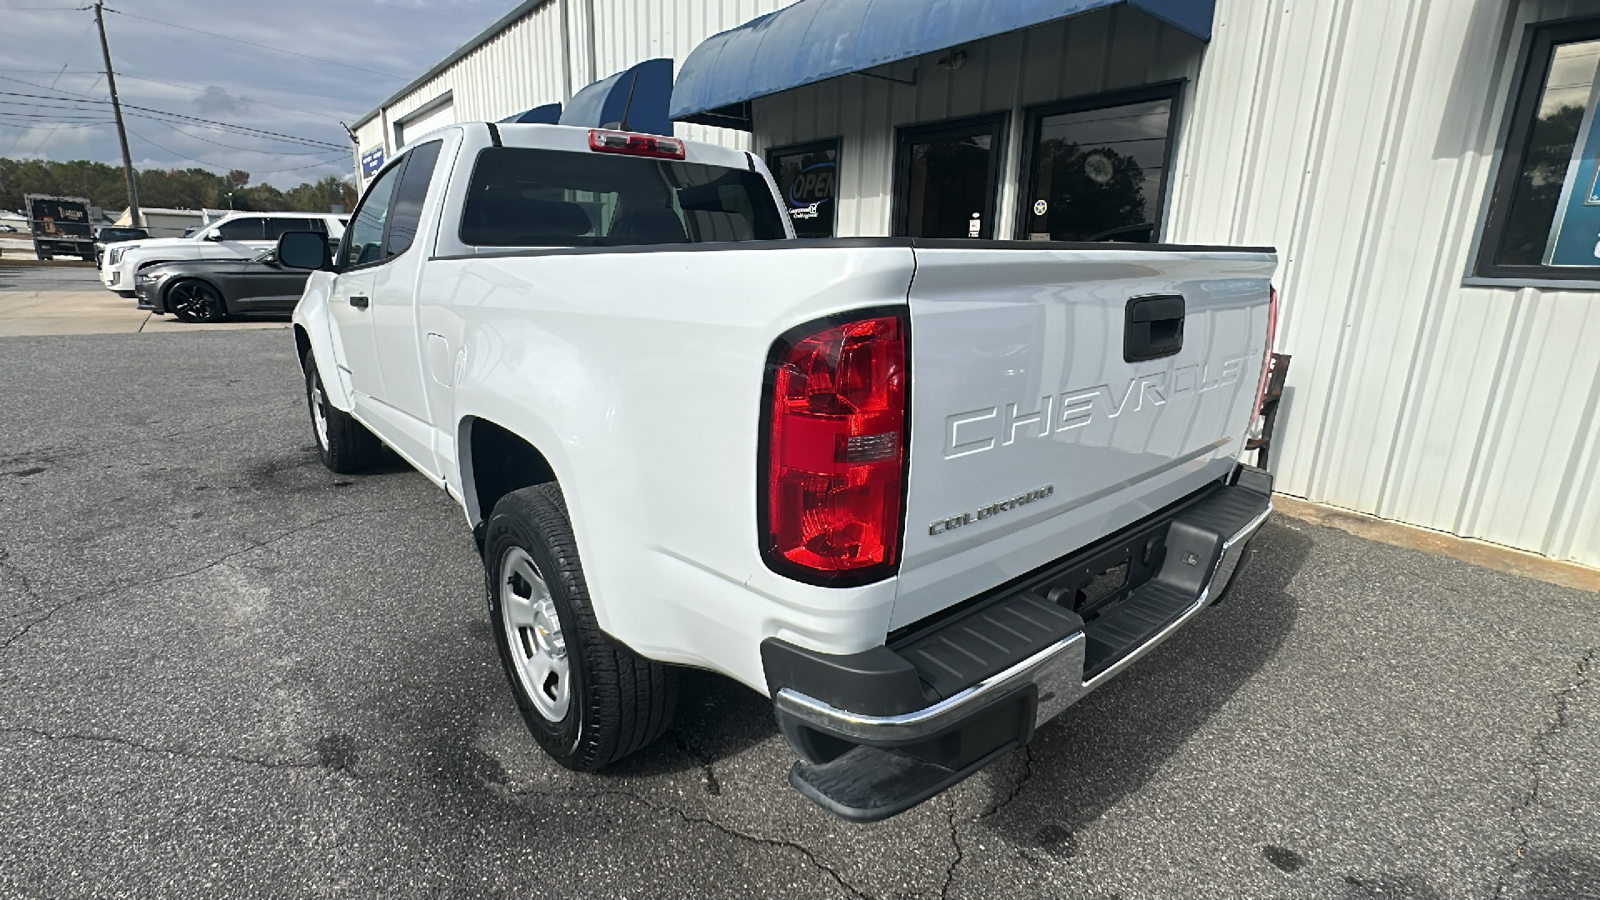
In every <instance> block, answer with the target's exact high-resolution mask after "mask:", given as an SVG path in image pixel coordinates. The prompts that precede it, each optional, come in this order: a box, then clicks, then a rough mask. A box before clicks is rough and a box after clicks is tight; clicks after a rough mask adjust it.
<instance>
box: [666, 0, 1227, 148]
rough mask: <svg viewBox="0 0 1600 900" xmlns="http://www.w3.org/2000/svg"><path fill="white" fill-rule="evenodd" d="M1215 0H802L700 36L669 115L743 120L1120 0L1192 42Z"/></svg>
mask: <svg viewBox="0 0 1600 900" xmlns="http://www.w3.org/2000/svg"><path fill="white" fill-rule="evenodd" d="M1214 2H1215V0H801V2H799V3H796V4H794V5H793V6H789V7H785V8H784V9H780V10H778V11H777V12H775V13H769V14H767V15H765V16H762V17H760V18H758V19H752V20H750V21H749V22H746V23H744V24H743V25H740V26H739V27H738V28H734V29H732V30H730V31H724V32H722V33H721V34H718V35H713V36H712V37H709V38H707V39H706V40H705V41H704V42H702V43H701V44H700V46H698V47H696V48H695V49H694V52H693V53H690V54H689V58H688V59H685V60H684V61H683V69H682V70H681V71H679V73H678V83H677V85H676V86H675V87H674V88H673V91H672V110H671V113H672V118H673V119H675V120H684V119H688V120H693V121H698V122H704V123H706V124H711V125H719V124H720V125H730V126H733V127H740V126H741V122H742V123H743V124H742V127H745V128H748V127H749V124H748V123H749V111H748V109H747V108H745V107H744V104H747V103H749V102H750V101H751V100H754V99H755V98H757V97H765V96H767V95H769V94H776V93H778V92H779V91H786V90H789V89H790V88H796V87H800V86H801V85H805V84H811V83H813V82H817V81H824V80H826V79H829V78H837V77H838V76H840V75H848V74H850V73H851V72H861V71H864V70H866V69H871V68H873V67H875V66H881V65H884V64H886V63H892V62H897V61H899V60H902V59H910V58H912V57H914V56H921V55H922V54H924V53H932V52H933V51H935V50H945V49H948V48H951V47H957V46H960V45H962V44H967V43H971V42H972V41H976V40H979V39H981V38H986V37H993V36H994V35H997V34H1004V33H1005V32H1008V31H1016V30H1018V29H1020V28H1029V27H1032V26H1034V25H1041V24H1043V23H1045V22H1050V21H1053V20H1055V19H1061V18H1065V17H1067V16H1074V15H1078V14H1079V13H1085V12H1089V11H1090V10H1095V9H1100V8H1102V7H1108V6H1116V5H1118V4H1122V5H1125V6H1128V7H1130V8H1133V9H1137V10H1141V11H1142V12H1145V13H1148V14H1149V15H1151V16H1154V17H1156V18H1157V19H1160V20H1162V21H1163V22H1167V23H1169V24H1171V25H1173V26H1175V27H1177V28H1180V29H1182V30H1184V31H1186V32H1188V33H1190V34H1192V35H1194V36H1195V37H1197V38H1200V39H1201V40H1210V38H1211V17H1212V10H1213V5H1214Z"/></svg>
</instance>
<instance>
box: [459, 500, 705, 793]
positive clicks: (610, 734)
mask: <svg viewBox="0 0 1600 900" xmlns="http://www.w3.org/2000/svg"><path fill="white" fill-rule="evenodd" d="M483 549H484V553H483V564H484V573H485V581H486V584H487V587H488V593H489V612H490V619H491V620H492V622H493V626H494V632H495V644H496V646H497V648H498V649H499V651H500V661H501V663H502V664H503V665H504V666H505V670H506V677H507V679H508V680H509V681H510V682H511V691H512V694H513V695H515V697H516V700H517V706H518V708H520V709H521V711H522V718H523V720H524V721H525V722H527V725H528V730H529V731H531V732H533V736H534V739H535V740H537V741H538V742H539V745H540V746H541V747H543V748H544V750H545V752H546V753H548V754H550V756H551V757H553V758H554V759H555V761H556V762H558V763H560V764H561V765H563V766H566V767H567V768H569V769H576V770H578V771H581V772H591V771H594V770H595V769H599V768H602V767H604V766H606V765H607V764H609V763H612V762H615V761H617V760H619V759H622V758H623V757H625V756H627V755H629V754H630V753H634V752H636V751H638V750H640V749H642V748H644V747H645V746H647V745H649V744H650V743H651V742H652V741H654V740H655V739H656V738H658V737H660V736H661V734H662V733H663V732H664V731H666V730H667V727H668V726H669V725H671V724H672V716H673V713H674V712H675V710H676V708H677V697H678V680H677V673H676V671H674V670H673V669H672V668H671V667H669V666H665V665H662V664H661V663H658V662H654V661H652V660H648V659H645V658H644V657H642V656H640V655H638V654H637V653H634V652H633V651H632V650H630V649H628V648H627V647H626V646H624V645H623V644H621V643H619V642H617V641H616V640H613V639H612V638H611V637H610V636H609V635H607V634H606V633H605V632H603V631H601V630H600V625H599V623H598V622H596V621H595V615H594V608H593V607H592V606H591V605H590V603H589V588H588V584H587V582H585V580H584V577H583V567H582V566H581V565H580V564H579V562H578V548H577V543H576V541H575V540H574V539H573V535H572V524H571V522H570V520H569V519H568V518H567V506H566V500H565V498H564V497H563V496H562V494H561V489H560V488H559V487H557V486H556V485H555V484H553V483H546V484H539V485H534V486H532V487H526V488H523V489H521V490H518V491H512V492H511V493H509V494H506V495H505V496H504V497H502V498H500V502H499V503H496V504H495V507H494V514H493V515H492V516H490V517H489V524H488V527H487V529H486V530H485V533H484V545H483Z"/></svg>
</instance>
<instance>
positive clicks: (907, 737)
mask: <svg viewBox="0 0 1600 900" xmlns="http://www.w3.org/2000/svg"><path fill="white" fill-rule="evenodd" d="M1271 514H1272V503H1271V502H1270V501H1269V502H1268V503H1267V508H1266V509H1265V510H1264V511H1263V512H1262V513H1261V514H1260V515H1258V516H1256V517H1255V518H1254V519H1252V520H1251V521H1250V522H1249V524H1247V525H1245V526H1244V527H1243V528H1241V529H1239V530H1238V531H1237V532H1235V533H1234V534H1233V536H1232V537H1230V538H1228V539H1227V540H1226V541H1224V542H1223V544H1222V552H1221V554H1219V555H1218V557H1217V564H1216V566H1215V567H1213V568H1212V570H1211V576H1210V578H1208V579H1207V581H1206V585H1205V587H1204V588H1202V589H1201V590H1200V595H1199V596H1198V597H1196V598H1195V601H1194V602H1193V603H1192V604H1190V605H1189V606H1188V607H1187V608H1186V609H1184V611H1183V612H1182V613H1181V614H1179V616H1178V617H1177V618H1176V619H1174V620H1173V621H1172V623H1171V624H1170V625H1168V626H1167V627H1165V628H1163V629H1161V631H1159V632H1157V633H1156V634H1155V635H1154V636H1152V637H1151V638H1150V639H1149V640H1147V641H1145V642H1144V643H1143V644H1140V645H1139V646H1138V647H1136V648H1134V649H1133V650H1132V651H1130V652H1129V653H1128V654H1127V655H1126V656H1124V657H1123V658H1122V659H1119V660H1117V662H1116V663H1115V664H1114V665H1112V666H1111V667H1110V668H1108V669H1106V670H1105V671H1104V672H1101V673H1100V674H1099V675H1096V676H1095V677H1094V678H1093V679H1091V680H1089V681H1084V680H1083V667H1084V656H1085V645H1086V643H1087V639H1086V638H1085V636H1084V633H1083V632H1082V631H1077V632H1074V633H1073V634H1071V635H1068V636H1067V637H1065V638H1063V639H1061V640H1059V641H1057V642H1056V643H1054V644H1051V645H1050V646H1049V647H1046V648H1045V649H1043V650H1041V651H1039V652H1038V653H1036V654H1034V655H1033V656H1030V657H1028V658H1027V659H1025V660H1023V661H1022V662H1019V663H1017V664H1016V665H1014V666H1012V667H1011V668H1009V669H1006V670H1004V671H1002V672H997V673H995V674H994V675H991V676H989V677H988V678H985V679H984V680H982V681H980V682H978V683H977V684H975V685H973V686H971V687H969V688H966V689H964V690H962V691H959V692H958V693H956V694H953V695H951V696H950V697H948V698H946V699H944V700H941V701H939V702H938V703H935V704H933V705H932V706H928V707H924V708H923V709H918V710H914V711H912V712H908V713H901V714H899V715H892V716H871V715H865V714H862V713H856V712H850V711H849V710H843V709H839V708H838V707H835V706H832V705H830V704H827V703H824V702H823V701H821V700H818V699H816V698H815V697H810V696H807V695H806V694H802V693H800V692H799V691H796V690H794V689H793V688H783V689H782V690H780V691H778V693H777V696H776V697H774V698H773V702H774V703H775V704H776V706H777V709H778V712H779V713H780V714H784V715H789V716H792V717H793V718H795V719H796V720H798V721H800V722H802V723H804V724H807V725H812V726H814V727H816V728H817V729H818V730H819V731H822V732H824V733H827V734H832V735H837V736H839V737H842V738H845V739H847V740H857V741H860V742H862V743H868V744H872V745H876V746H894V745H897V744H909V743H915V742H917V741H919V740H924V739H927V738H929V737H932V736H933V735H935V734H938V733H939V732H941V731H943V730H945V729H946V728H948V727H950V726H951V725H953V724H955V723H956V722H958V721H959V720H961V719H962V718H965V717H966V716H968V715H970V714H972V713H974V712H976V711H977V710H979V709H981V708H982V707H983V706H985V705H986V704H987V703H989V702H990V701H992V700H994V699H995V698H997V697H1000V696H1002V695H1004V694H1005V693H1007V692H1008V691H1011V690H1014V689H1016V688H1020V687H1024V686H1026V685H1028V684H1034V685H1038V689H1039V704H1038V708H1037V711H1036V712H1035V715H1034V724H1035V725H1036V726H1037V725H1042V724H1044V723H1045V722H1047V721H1049V720H1050V719H1053V718H1055V717H1056V716H1057V715H1060V714H1061V712H1062V711H1063V710H1065V709H1066V708H1067V707H1069V706H1071V705H1072V704H1074V703H1076V702H1078V701H1079V700H1081V699H1083V697H1084V696H1085V695H1086V694H1088V693H1089V692H1090V691H1092V690H1094V689H1095V688H1097V687H1099V686H1100V685H1101V684H1103V683H1105V681H1106V679H1108V678H1110V677H1111V676H1113V675H1115V674H1117V673H1118V672H1121V671H1122V670H1123V669H1125V668H1127V667H1128V666H1130V665H1132V664H1133V663H1134V661H1136V660H1138V659H1139V658H1140V657H1142V656H1144V655H1145V654H1146V653H1148V652H1150V651H1151V650H1153V649H1155V647H1156V646H1158V645H1159V644H1160V643H1161V642H1162V641H1164V640H1166V639H1167V638H1168V637H1169V636H1170V635H1171V634H1172V633H1173V632H1174V631H1177V630H1178V628H1179V627H1181V626H1182V625H1183V624H1184V623H1186V622H1188V621H1189V619H1191V618H1193V617H1194V615H1195V613H1198V612H1199V611H1200V610H1202V609H1204V608H1205V606H1206V604H1207V603H1209V602H1210V601H1211V600H1212V591H1213V589H1215V588H1220V587H1226V586H1227V583H1228V581H1229V580H1230V579H1231V578H1232V577H1233V573H1234V571H1235V570H1236V569H1237V568H1238V565H1239V560H1240V559H1241V558H1242V556H1243V553H1244V543H1245V542H1246V541H1247V540H1249V539H1250V537H1251V536H1253V535H1254V534H1255V533H1256V531H1258V530H1259V529H1260V528H1261V525H1262V523H1264V522H1266V520H1267V517H1268V516H1270V515H1271Z"/></svg>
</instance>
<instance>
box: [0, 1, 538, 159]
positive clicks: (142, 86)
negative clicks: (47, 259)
mask: <svg viewBox="0 0 1600 900" xmlns="http://www.w3.org/2000/svg"><path fill="white" fill-rule="evenodd" d="M56 2H59V3H60V5H61V6H62V9H61V10H59V11H58V10H49V11H31V10H29V11H24V10H5V11H4V12H3V15H4V17H5V27H4V28H0V91H10V92H13V93H31V94H45V93H49V94H53V95H60V96H70V97H74V98H75V99H76V101H77V102H75V103H72V104H65V105H77V106H80V107H82V108H83V109H85V110H88V112H74V111H65V110H49V109H40V108H37V106H36V105H37V104H41V103H47V102H49V101H40V100H36V99H31V98H24V97H16V96H4V95H0V101H9V102H10V104H11V105H6V104H3V103H0V111H7V112H12V113H24V114H30V115H46V116H50V115H59V116H60V117H61V118H63V119H65V118H67V117H69V116H84V115H87V116H91V117H94V114H95V113H99V114H100V115H99V117H98V118H99V120H100V122H104V121H106V120H108V119H109V115H106V113H107V112H108V111H109V107H108V106H107V105H106V104H105V102H104V101H105V100H106V99H108V98H107V91H106V84H105V80H104V76H103V74H102V73H101V72H100V69H101V62H100V47H99V42H98V39H97V37H96V36H95V34H94V33H93V27H92V26H93V20H92V18H91V14H90V13H88V12H84V11H78V10H75V9H73V8H72V7H71V6H70V5H68V0H40V2H39V3H38V4H37V5H40V6H43V5H46V4H47V3H51V4H53V3H56ZM514 2H515V0H446V2H423V0H275V2H273V3H271V4H244V3H206V4H197V3H195V2H193V0H143V2H141V3H139V4H137V5H133V6H129V7H128V12H129V14H128V15H113V14H111V13H109V12H108V13H107V15H106V31H107V38H108V40H109V43H110V45H111V53H112V57H113V60H114V62H115V64H116V67H117V89H118V93H119V94H120V95H121V97H122V101H123V103H124V104H125V105H126V106H127V107H128V108H127V113H128V116H127V123H128V128H129V131H130V134H129V138H128V140H129V144H130V146H131V149H132V150H133V154H134V156H135V157H136V158H144V159H148V160H149V162H150V164H152V165H158V166H161V167H164V168H188V167H190V166H196V165H198V166H202V167H205V168H210V169H212V170H213V171H218V172H223V171H226V170H228V169H244V170H246V171H248V172H250V173H252V176H253V177H252V181H255V182H257V183H260V182H267V183H271V184H274V185H276V186H278V187H285V188H286V187H292V186H294V185H296V184H299V183H301V182H302V181H312V180H316V179H318V178H323V177H326V176H328V175H336V176H339V177H346V176H348V175H349V174H350V173H351V172H352V170H353V168H354V165H353V162H352V156H351V154H350V152H349V149H348V148H349V139H348V138H347V137H346V135H345V133H344V129H343V128H341V127H340V126H339V120H340V119H343V120H344V121H345V122H348V123H351V124H354V121H355V120H356V119H358V118H360V117H361V116H362V115H364V114H365V113H366V112H368V111H369V110H371V109H372V108H374V107H375V106H377V104H379V103H380V102H382V101H383V100H385V99H386V98H388V96H389V95H390V94H393V93H394V92H395V91H396V90H398V89H399V88H401V87H402V86H404V84H405V83H406V82H407V81H409V80H411V79H412V78H414V77H415V76H417V75H420V74H421V73H422V72H423V71H424V70H426V69H427V68H428V67H429V66H431V65H433V64H434V63H435V62H437V61H438V60H440V59H442V58H444V57H445V56H446V55H448V54H449V53H450V52H451V51H452V50H454V49H455V48H456V47H457V46H459V45H460V44H462V43H463V42H465V41H466V40H468V39H469V38H471V37H472V36H473V35H475V34H476V33H478V32H479V31H481V30H482V29H483V28H484V27H485V26H487V25H488V24H489V23H491V22H493V21H495V20H496V19H498V18H499V17H500V16H502V15H504V14H505V13H506V12H507V11H508V10H509V9H510V8H511V6H512V5H513V3H514ZM30 5H34V4H30ZM134 14H137V15H139V16H143V17H146V18H148V19H155V20H159V21H160V22H165V23H171V24H157V23H155V22H149V21H145V19H139V18H133V17H132V16H133V15H134ZM174 26H187V27H188V28H194V29H200V30H202V31H208V32H214V33H216V34H218V35H231V36H236V37H238V38H239V39H241V40H244V41H251V42H254V43H257V44H265V45H269V46H272V47H277V48H282V49H284V50H291V51H293V52H294V53H297V54H303V56H294V55H289V54H285V53H279V52H274V51H272V50H266V49H262V48H260V47H253V46H250V45H248V44H242V43H238V42H237V41H233V40H226V39H223V38H218V37H210V36H207V35H202V34H196V33H194V32H193V31H185V30H183V29H182V28H178V27H174ZM305 57H319V58H321V59H323V60H329V61H332V62H318V61H314V60H312V59H307V58H305ZM335 63H344V65H338V64H335ZM350 66H355V67H358V68H350ZM358 69H372V70H375V71H378V72H388V73H390V75H389V76H386V75H377V74H373V73H372V72H364V71H359V70H358ZM391 76H392V77H391ZM3 79H13V80H3ZM23 82H26V83H23ZM41 86H43V87H50V86H53V87H54V90H50V91H46V90H41V89H40V87H41ZM95 100H99V101H101V102H99V103H95V102H92V101H95ZM30 104H33V105H30ZM133 107H146V108H148V109H155V110H163V111H167V112H172V113H179V114H182V115H186V116H192V117H196V118H201V119H211V120H216V121H218V122H224V123H228V124H231V125H238V126H245V127H248V128H253V129H257V130H260V131H269V132H275V133H277V134H280V135H292V136H295V137H301V138H307V139H310V140H312V141H315V142H318V143H320V144H326V145H328V146H326V147H323V146H308V145H306V144H303V143H294V142H291V141H286V140H282V139H280V138H275V137H271V136H267V135H252V134H248V133H241V132H238V131H232V130H223V129H218V128H215V127H211V126H207V125H204V124H202V123H196V122H182V123H181V124H180V122H178V121H168V122H161V121H157V119H156V118H152V117H151V116H152V114H150V113H148V112H145V111H142V110H138V109H134V108H133ZM8 121H9V122H13V123H19V124H21V123H25V124H26V127H18V126H17V125H5V124H3V123H4V122H8ZM0 156H11V157H42V158H47V159H95V160H100V161H102V162H108V163H117V162H120V161H121V157H120V152H119V151H118V149H117V140H116V131H115V129H114V128H113V127H112V126H110V125H109V124H92V125H85V124H83V121H82V120H77V121H75V122H74V123H73V124H71V125H70V126H69V125H68V124H55V123H49V122H47V121H45V120H33V119H26V118H22V117H11V118H5V117H0Z"/></svg>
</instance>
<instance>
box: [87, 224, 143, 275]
mask: <svg viewBox="0 0 1600 900" xmlns="http://www.w3.org/2000/svg"><path fill="white" fill-rule="evenodd" d="M149 236H150V232H148V231H145V230H144V229H143V228H130V227H128V226H125V225H106V226H103V227H102V228H101V229H100V230H99V231H97V232H95V234H94V264H95V265H97V266H98V265H100V257H101V256H102V255H104V254H105V252H106V245H107V244H120V243H122V242H123V241H139V240H144V239H145V238H147V237H149Z"/></svg>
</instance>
